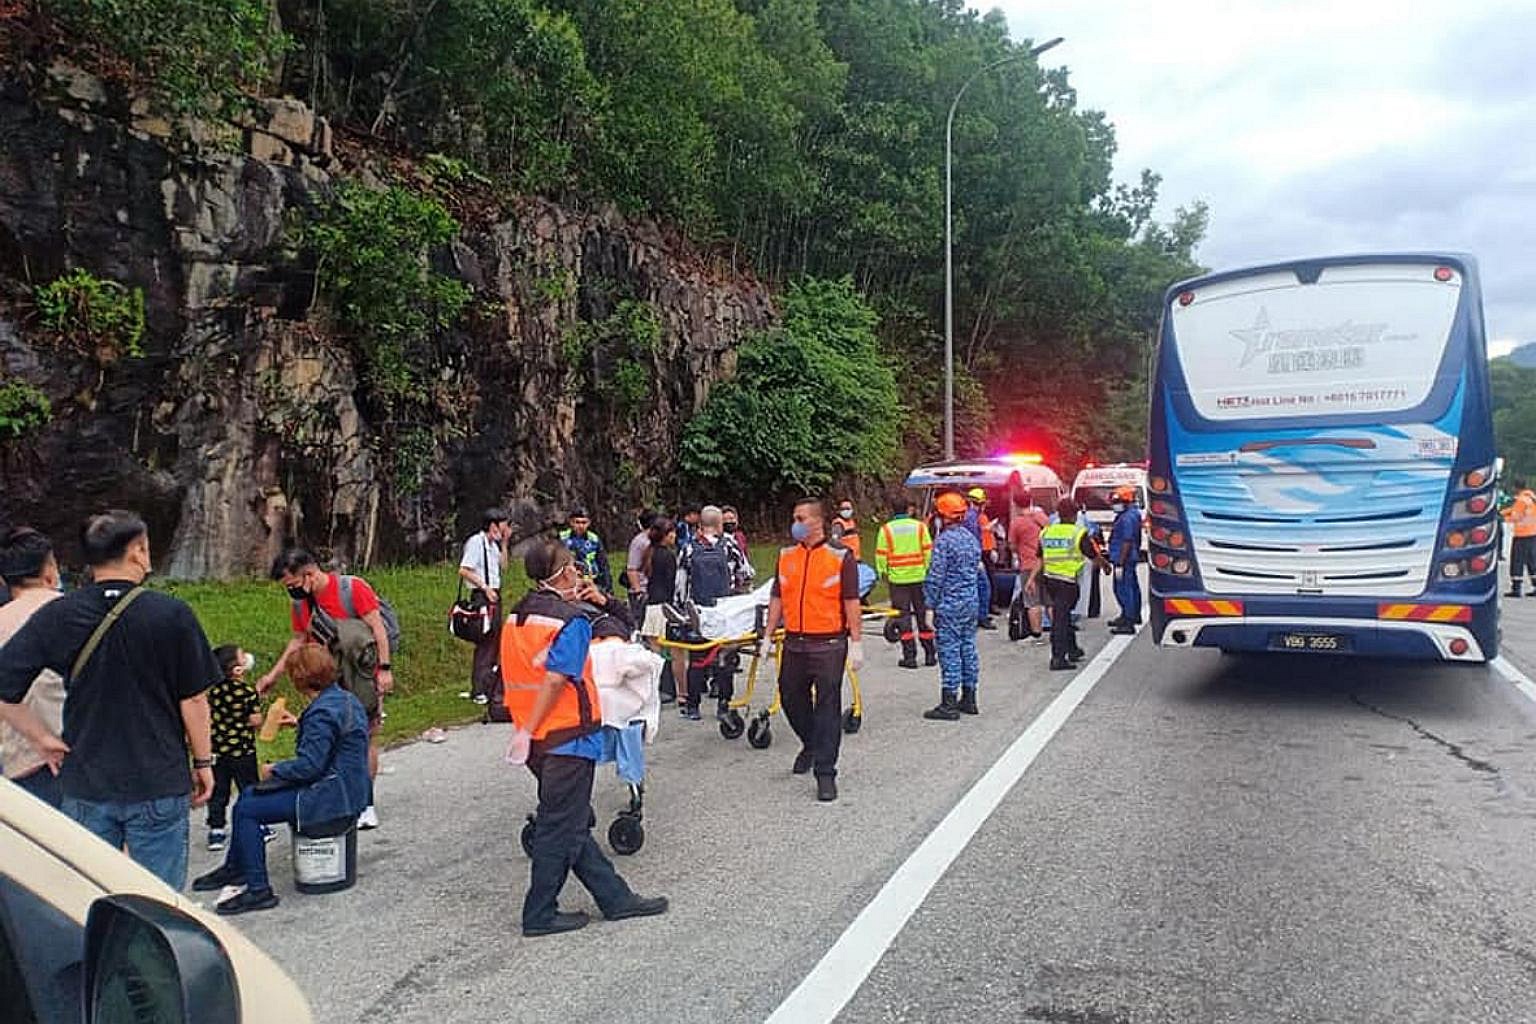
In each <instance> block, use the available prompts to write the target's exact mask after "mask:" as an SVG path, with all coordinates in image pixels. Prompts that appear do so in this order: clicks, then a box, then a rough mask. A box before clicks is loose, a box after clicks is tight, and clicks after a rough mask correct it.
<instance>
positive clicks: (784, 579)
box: [778, 543, 853, 637]
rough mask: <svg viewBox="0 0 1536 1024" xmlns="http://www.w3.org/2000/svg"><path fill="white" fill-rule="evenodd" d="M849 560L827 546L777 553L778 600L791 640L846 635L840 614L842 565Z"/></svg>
mask: <svg viewBox="0 0 1536 1024" xmlns="http://www.w3.org/2000/svg"><path fill="white" fill-rule="evenodd" d="M852 557H853V554H852V552H850V551H849V550H848V549H847V548H840V547H834V546H833V545H831V544H825V543H823V544H817V545H816V546H815V547H809V548H808V547H806V546H805V545H804V544H795V545H793V546H791V547H787V548H785V549H783V550H782V551H780V552H779V567H778V586H779V600H780V601H781V602H782V603H783V606H784V631H785V632H786V633H789V634H790V635H792V636H802V637H835V636H842V635H844V634H845V633H847V632H848V620H847V617H846V616H845V615H844V614H843V564H844V562H845V560H847V559H850V558H852Z"/></svg>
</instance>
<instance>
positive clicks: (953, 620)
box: [923, 512, 981, 696]
mask: <svg viewBox="0 0 1536 1024" xmlns="http://www.w3.org/2000/svg"><path fill="white" fill-rule="evenodd" d="M968 515H974V512H972V513H968ZM980 564H981V541H980V540H978V539H977V535H976V534H975V533H973V532H971V530H970V529H968V528H966V527H965V526H964V524H960V525H956V526H950V527H946V528H945V530H944V531H943V532H942V533H940V534H939V536H938V539H937V540H935V541H934V542H933V561H932V562H931V563H930V564H929V566H928V579H927V580H926V581H925V582H924V584H923V596H924V597H925V598H926V599H927V602H928V607H929V608H932V609H933V617H934V627H935V628H934V633H935V636H934V641H935V644H936V645H937V647H938V654H939V679H940V685H942V686H943V688H944V692H945V694H947V695H949V696H956V695H958V694H959V692H960V691H961V690H968V691H970V692H971V693H972V694H973V695H974V693H975V691H976V684H977V683H978V682H979V681H980V677H981V658H980V655H978V654H977V652H976V569H977V566H979V565H980Z"/></svg>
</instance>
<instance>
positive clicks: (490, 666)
mask: <svg viewBox="0 0 1536 1024" xmlns="http://www.w3.org/2000/svg"><path fill="white" fill-rule="evenodd" d="M491 623H492V625H491V631H490V632H489V633H487V634H486V635H485V636H483V637H481V639H480V642H479V643H477V644H475V661H474V667H472V668H471V669H470V672H469V692H470V693H471V694H473V695H474V696H476V697H480V696H484V697H489V698H499V695H500V692H501V687H500V686H498V685H497V682H498V681H499V680H498V676H499V675H500V673H501V602H500V601H498V602H496V603H495V604H493V605H491Z"/></svg>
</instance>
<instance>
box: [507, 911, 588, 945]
mask: <svg viewBox="0 0 1536 1024" xmlns="http://www.w3.org/2000/svg"><path fill="white" fill-rule="evenodd" d="M590 920H591V918H589V917H587V915H586V912H585V911H581V910H573V911H571V912H570V913H568V914H567V913H566V912H564V911H556V912H555V916H554V917H552V918H550V919H549V923H548V924H540V925H534V926H532V927H530V926H528V925H526V924H525V925H523V938H525V939H534V938H538V937H539V936H540V935H559V934H561V933H562V932H574V931H577V930H579V929H582V928H585V927H586V926H587V922H588V921H590Z"/></svg>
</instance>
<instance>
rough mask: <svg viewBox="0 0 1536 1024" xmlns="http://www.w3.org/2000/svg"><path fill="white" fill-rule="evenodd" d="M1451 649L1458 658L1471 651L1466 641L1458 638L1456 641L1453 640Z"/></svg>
mask: <svg viewBox="0 0 1536 1024" xmlns="http://www.w3.org/2000/svg"><path fill="white" fill-rule="evenodd" d="M1450 648H1451V653H1452V654H1454V655H1456V657H1458V658H1459V657H1461V656H1462V655H1463V654H1466V653H1467V651H1468V650H1469V647H1468V644H1467V642H1466V640H1464V639H1462V638H1461V637H1457V638H1456V639H1454V640H1452V641H1451V643H1450Z"/></svg>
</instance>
